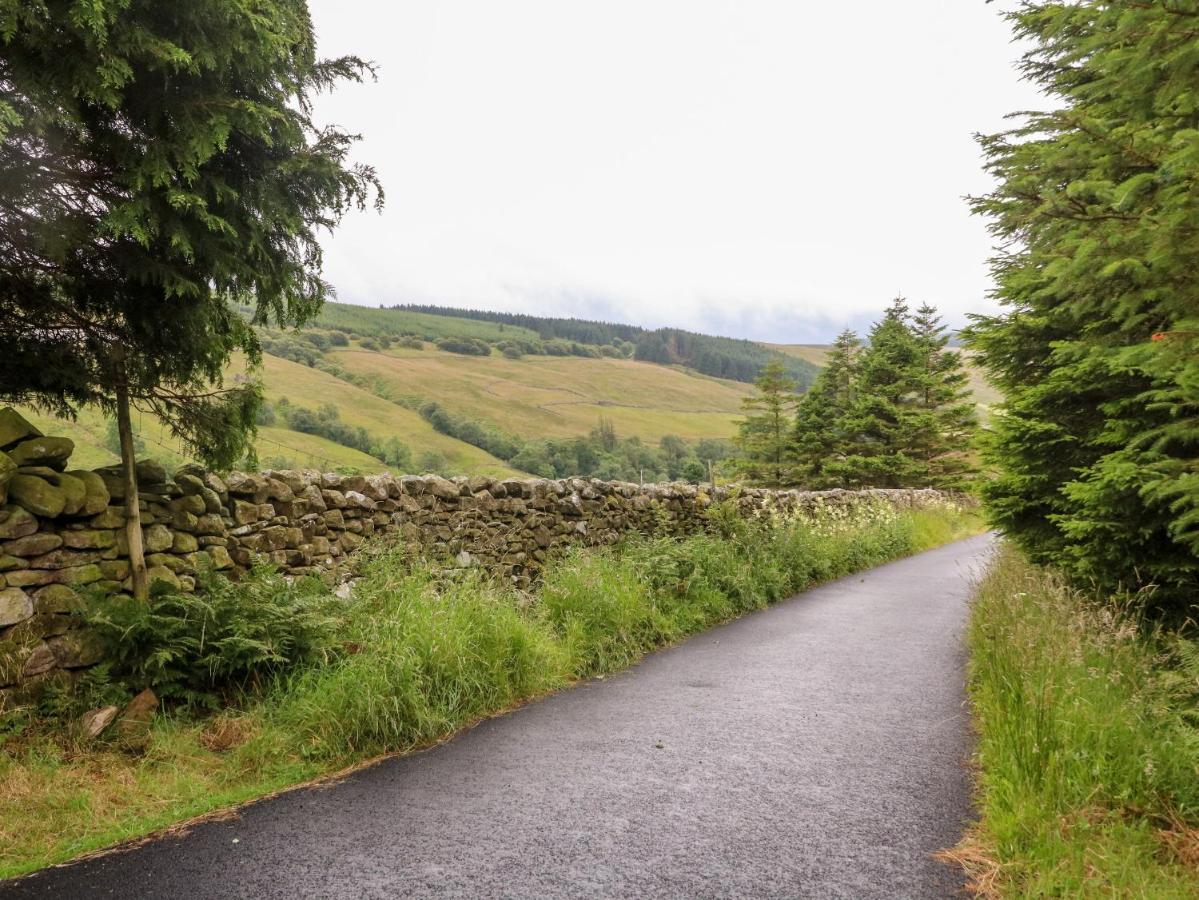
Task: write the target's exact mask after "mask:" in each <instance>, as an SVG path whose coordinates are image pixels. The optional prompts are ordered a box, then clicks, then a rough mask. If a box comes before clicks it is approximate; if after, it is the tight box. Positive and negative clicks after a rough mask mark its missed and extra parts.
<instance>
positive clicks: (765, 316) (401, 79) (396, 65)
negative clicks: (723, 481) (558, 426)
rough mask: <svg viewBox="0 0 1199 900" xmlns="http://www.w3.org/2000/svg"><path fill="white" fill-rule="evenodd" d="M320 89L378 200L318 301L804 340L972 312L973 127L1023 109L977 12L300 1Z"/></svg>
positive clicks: (682, 2)
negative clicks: (920, 311) (333, 79)
mask: <svg viewBox="0 0 1199 900" xmlns="http://www.w3.org/2000/svg"><path fill="white" fill-rule="evenodd" d="M311 6H312V10H313V16H314V20H315V22H316V27H317V31H318V35H319V37H320V40H321V51H322V52H323V53H324V54H326V55H334V54H340V53H347V52H352V53H357V54H358V55H360V56H363V57H366V58H369V59H373V60H374V61H376V62H377V63H378V64H379V66H380V75H379V81H378V82H377V83H375V84H367V85H363V86H347V87H344V88H342V89H340V90H339V91H338V92H337V93H336V94H334V95H333V96H331V97H329V98H327V99H325V100H322V102H321V104H320V106H319V111H320V114H321V117H322V118H324V119H326V120H329V121H334V122H336V123H338V124H339V125H342V126H343V127H346V128H348V129H351V130H354V131H360V132H362V133H363V135H364V140H363V142H362V144H361V145H360V148H359V149H358V150H357V151H356V155H357V157H358V158H360V159H362V160H364V161H369V162H371V163H372V164H374V165H375V166H376V167H377V168H378V170H379V173H380V176H381V177H382V179H383V181H384V185H385V188H386V190H387V194H388V203H387V209H386V211H385V213H384V214H383V215H381V216H377V215H375V214H373V213H363V214H355V215H353V216H350V217H348V218H347V220H346V221H345V223H344V224H343V226H342V228H341V229H340V230H339V231H338V233H337V234H336V235H335V236H334V237H332V238H330V239H329V240H328V241H327V242H326V247H327V266H326V275H327V277H329V278H330V280H332V281H333V283H334V284H335V285H336V287H337V289H338V291H339V294H340V297H341V299H343V300H345V301H348V302H355V303H366V304H377V303H388V304H391V303H399V302H409V301H423V302H439V303H445V304H450V305H467V306H476V307H487V308H493V309H507V310H519V311H527V312H538V313H545V314H565V315H580V316H595V317H604V318H613V319H621V320H625V321H631V322H635V323H638V324H647V325H657V324H673V325H680V326H683V327H691V328H696V329H700V330H708V331H720V332H723V333H730V334H736V335H738V336H746V337H754V338H761V339H771V340H779V341H787V340H797V341H800V340H816V339H821V338H826V337H828V336H830V335H831V334H832V333H834V332H835V331H837V330H838V329H839V328H840V327H841V326H842V325H843V324H846V323H849V322H852V323H854V324H858V323H859V322H860V321H862V319H863V318H866V319H869V318H870V317H871V315H872V314H873V313H875V312H877V311H878V310H880V309H881V308H882V307H883V306H884V305H885V304H886V303H887V302H888V300H889V299H890V297H892V296H893V295H894V294H895V293H896V292H897V291H900V290H902V291H903V292H904V293H905V294H906V295H908V296H909V297H911V298H913V300H915V301H923V300H928V301H930V302H932V303H934V304H937V305H938V306H940V307H941V308H942V310H943V311H945V313H946V314H947V316H948V318H950V320H952V321H954V322H955V323H957V322H959V321H961V319H962V317H963V314H964V313H965V312H966V311H971V310H982V309H989V308H991V306H990V303H989V301H986V300H985V299H984V296H985V293H986V291H987V289H988V286H989V285H988V279H987V274H986V266H985V260H986V258H987V256H988V255H989V252H990V250H989V247H990V240H989V238H988V236H987V234H986V231H985V226H984V223H983V222H982V221H980V220H978V219H975V218H972V217H971V216H970V214H969V211H968V209H967V207H966V205H965V203H964V202H963V200H962V196H963V195H965V194H967V193H977V192H981V191H983V190H985V189H986V187H987V180H986V178H985V176H984V175H983V173H982V172H981V167H980V155H979V152H978V149H977V147H976V146H975V144H974V142H973V140H972V137H971V135H972V133H973V132H976V131H993V130H996V129H998V128H1000V127H1002V125H1003V122H1002V116H1003V115H1004V114H1005V113H1007V112H1010V111H1013V110H1015V109H1019V108H1025V107H1029V106H1034V105H1038V101H1037V99H1036V98H1035V96H1034V95H1033V93H1032V90H1031V88H1030V87H1028V86H1027V85H1022V84H1020V83H1019V82H1018V81H1017V77H1016V74H1015V71H1014V69H1013V65H1012V64H1013V60H1014V59H1015V57H1016V55H1017V51H1016V49H1015V48H1014V47H1013V46H1012V45H1011V44H1010V43H1009V33H1008V28H1007V25H1006V24H1005V23H1004V22H1003V21H1002V20H1001V19H1000V18H999V15H998V11H997V10H996V8H995V6H994V5H987V4H985V3H983V2H982V0H977V2H974V0H972V2H964V0H916V2H911V3H903V4H899V3H894V2H890V0H860V2H858V3H853V4H845V3H833V4H811V3H797V2H794V0H778V2H770V0H639V2H631V0H608V2H605V3H602V4H600V3H583V2H580V0H504V2H496V0H490V2H489V0H437V2H428V0H423V2H408V0H400V2H394V3H387V4H380V3H371V2H366V0H336V2H334V0H312V2H311Z"/></svg>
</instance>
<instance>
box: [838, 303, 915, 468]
mask: <svg viewBox="0 0 1199 900" xmlns="http://www.w3.org/2000/svg"><path fill="white" fill-rule="evenodd" d="M910 318H911V316H910V313H909V310H908V305H907V303H906V301H904V299H903V298H902V297H898V298H896V299H895V300H894V301H893V302H892V304H891V306H890V307H888V309H887V312H886V314H885V315H884V316H883V318H882V319H880V320H879V321H878V322H876V323H875V324H874V326H873V327H872V328H871V329H870V336H869V341H868V344H867V347H866V349H865V350H863V351H862V353H861V354H860V356H859V357H858V363H857V366H856V367H855V373H856V379H855V381H856V385H855V387H856V390H855V397H854V403H853V405H852V407H851V408H850V410H849V414H848V415H847V416H846V419H845V426H844V428H845V431H846V433H847V434H849V435H851V436H852V439H851V443H850V446H849V447H848V450H847V453H846V454H845V456H844V457H843V458H841V459H838V460H836V461H834V462H830V463H829V464H828V465H827V466H826V471H827V472H828V474H829V475H830V476H831V477H832V478H835V479H838V480H839V481H840V482H841V483H842V484H844V485H846V486H848V487H887V488H900V487H914V486H919V485H920V484H921V482H922V481H923V479H924V473H925V469H926V467H925V466H924V464H923V462H922V461H921V460H920V459H918V458H917V455H916V452H915V448H916V444H917V433H918V431H919V429H920V424H921V422H920V420H921V414H920V412H919V409H918V407H917V392H918V389H919V383H918V381H917V378H916V373H917V372H918V370H919V368H920V365H921V348H920V344H919V342H918V341H917V340H916V336H915V335H914V334H913V332H912V329H911V327H910Z"/></svg>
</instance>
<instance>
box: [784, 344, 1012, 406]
mask: <svg viewBox="0 0 1199 900" xmlns="http://www.w3.org/2000/svg"><path fill="white" fill-rule="evenodd" d="M766 346H768V347H770V349H772V350H778V351H779V352H780V353H785V354H787V355H788V356H794V357H796V358H797V359H803V360H806V361H808V362H810V363H813V364H815V365H818V366H823V365H824V360H825V358H826V357H827V356H828V351H829V347H830V345H829V344H767V345H766ZM949 349H950V350H954V351H956V352H958V353H961V354H962V357H963V360H964V362H965V366H966V375H967V377H968V378H969V386H970V392H971V394H973V395H974V403H975V405H976V407H977V408H978V415H979V418H980V419H982V421H983V422H986V420H987V419H988V417H989V416H990V415H991V407H993V406H995V405H996V404H998V403H999V402H1000V401H1001V400H1002V399H1003V395H1002V394H1000V393H999V389H998V388H996V387H995V385H993V384H991V382H989V381H988V380H987V376H986V374H985V373H984V372H983V370H982V369H981V368H980V367H979V366H978V365H976V364H975V363H974V361H973V355H974V354H973V351H971V350H964V349H961V348H958V347H950V348H949Z"/></svg>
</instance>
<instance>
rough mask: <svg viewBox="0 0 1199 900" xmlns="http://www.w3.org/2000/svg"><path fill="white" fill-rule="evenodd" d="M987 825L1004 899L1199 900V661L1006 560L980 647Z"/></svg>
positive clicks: (972, 855) (977, 845)
mask: <svg viewBox="0 0 1199 900" xmlns="http://www.w3.org/2000/svg"><path fill="white" fill-rule="evenodd" d="M969 641H970V649H971V652H972V661H971V664H970V696H971V699H972V701H973V706H974V713H975V717H976V721H977V728H978V732H979V742H978V751H977V754H978V804H979V808H980V811H981V814H982V819H981V822H980V823H979V825H978V826H977V827H976V828H975V829H974V830H973V831H972V833H971V834H970V835H969V836H968V837H967V839H966V840H965V841H964V842H963V843H962V845H961V846H959V847H958V848H957V849H956V850H955V851H953V852H952V853H951V854H950V856H951V857H952V858H955V859H957V860H958V861H959V862H962V863H964V864H966V866H967V868H968V870H969V871H970V872H971V874H972V875H973V877H974V881H975V888H976V890H978V892H979V893H982V894H985V895H988V896H1004V897H1009V896H1010V897H1154V898H1157V897H1161V898H1170V897H1180V898H1181V897H1195V896H1199V702H1197V701H1199V645H1196V644H1195V643H1188V642H1186V641H1184V640H1182V639H1181V638H1179V637H1178V636H1176V635H1174V636H1171V635H1169V634H1165V633H1162V632H1160V631H1158V630H1155V629H1150V628H1148V627H1147V626H1146V625H1145V624H1144V623H1142V622H1140V621H1138V620H1137V619H1136V618H1135V617H1134V615H1133V614H1132V613H1131V612H1130V611H1129V610H1128V609H1121V608H1120V607H1118V606H1117V605H1115V604H1114V603H1111V602H1108V603H1098V602H1096V601H1094V600H1091V599H1089V598H1086V597H1083V596H1081V595H1079V594H1077V593H1075V592H1073V591H1070V590H1068V589H1067V588H1065V587H1064V586H1063V585H1062V584H1061V583H1060V582H1059V581H1058V580H1057V579H1056V578H1055V577H1054V576H1053V575H1052V574H1051V573H1049V572H1046V571H1044V570H1040V569H1037V568H1035V567H1033V566H1031V565H1029V564H1028V563H1027V562H1026V561H1025V560H1024V559H1023V558H1021V557H1020V556H1019V555H1018V554H1017V553H1016V552H1015V551H1012V550H1006V551H1004V552H1003V554H1002V555H1001V556H1000V557H999V558H998V560H997V561H996V562H995V564H994V565H993V568H992V569H991V571H990V573H989V574H988V575H987V576H986V578H985V579H984V580H983V581H982V583H981V584H980V585H979V587H978V591H977V595H976V600H975V605H974V611H973V617H972V622H971V626H970V633H969Z"/></svg>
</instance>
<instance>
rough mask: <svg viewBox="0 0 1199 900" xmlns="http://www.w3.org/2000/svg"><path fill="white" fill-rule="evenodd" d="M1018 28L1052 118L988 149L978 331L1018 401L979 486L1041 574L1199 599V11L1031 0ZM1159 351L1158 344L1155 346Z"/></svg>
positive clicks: (989, 361)
mask: <svg viewBox="0 0 1199 900" xmlns="http://www.w3.org/2000/svg"><path fill="white" fill-rule="evenodd" d="M1008 19H1009V20H1010V21H1011V23H1012V24H1013V26H1014V27H1015V30H1016V33H1017V36H1018V37H1019V38H1020V39H1022V40H1024V41H1027V42H1028V43H1029V44H1030V45H1031V49H1030V50H1029V51H1028V53H1027V55H1026V56H1025V58H1024V72H1025V75H1026V76H1027V77H1028V78H1029V79H1030V80H1032V81H1033V82H1035V83H1036V85H1037V86H1038V87H1039V88H1040V89H1041V90H1043V91H1044V92H1046V93H1047V94H1048V95H1049V96H1050V98H1051V101H1052V106H1053V111H1051V112H1039V113H1032V114H1029V115H1027V116H1025V117H1024V119H1023V121H1022V122H1021V124H1020V125H1019V126H1018V127H1016V128H1015V129H1014V130H1011V131H1008V132H1005V133H1002V134H998V135H994V136H990V137H987V138H984V139H983V141H982V146H983V149H984V151H985V153H986V155H987V159H988V169H989V171H990V172H991V173H992V174H993V175H994V176H995V177H996V180H997V182H998V186H997V188H996V189H995V191H994V192H992V193H991V194H989V195H987V196H985V197H981V198H978V199H977V200H976V201H975V202H974V208H975V210H976V212H978V213H981V214H984V215H986V216H988V217H990V219H991V229H992V232H993V234H994V235H995V236H996V237H997V238H998V239H999V241H1001V242H1002V249H1001V252H1000V254H999V255H998V257H997V259H996V261H995V263H994V266H993V270H994V275H995V278H996V282H997V286H998V287H997V295H998V297H999V299H1000V300H1001V301H1002V302H1003V303H1004V304H1005V306H1006V307H1007V309H1006V311H1005V313H1004V314H1003V315H1000V316H995V317H989V318H981V319H979V320H978V321H977V322H976V323H975V325H974V326H973V327H972V328H971V329H970V331H969V338H970V340H971V341H972V344H973V346H975V347H976V348H978V349H979V351H980V352H981V355H982V359H983V361H984V363H985V365H986V366H987V367H988V369H989V370H990V372H991V374H992V376H993V378H994V379H995V381H996V382H997V384H998V385H999V386H1000V387H1001V388H1003V390H1004V392H1005V394H1006V396H1007V401H1006V403H1005V404H1004V405H1003V407H1002V408H1001V410H1000V411H999V415H998V416H997V417H996V420H995V422H994V424H993V428H994V431H995V439H994V441H993V442H992V443H991V445H990V451H989V459H990V461H991V462H993V463H994V464H996V466H997V467H998V468H999V469H1000V474H999V476H998V477H997V478H996V479H995V480H994V481H993V482H991V483H989V484H988V485H987V487H986V489H985V498H986V500H987V503H988V508H989V509H990V511H991V515H992V517H993V519H994V521H995V523H996V524H997V525H998V526H999V527H1001V528H1002V529H1003V530H1004V531H1005V532H1006V533H1007V534H1009V535H1010V536H1012V537H1013V538H1014V539H1015V540H1016V541H1017V542H1018V543H1019V544H1020V545H1021V546H1022V547H1024V548H1025V549H1026V550H1027V551H1028V552H1029V553H1030V554H1031V555H1032V557H1033V558H1034V559H1035V560H1037V561H1039V562H1047V563H1053V564H1055V565H1057V566H1059V567H1060V568H1062V569H1064V570H1065V571H1066V572H1067V574H1069V575H1070V576H1072V577H1073V578H1074V579H1075V580H1076V581H1077V582H1078V583H1079V584H1082V585H1086V586H1088V587H1099V588H1101V589H1105V590H1109V591H1110V590H1117V589H1120V588H1122V587H1123V588H1129V589H1138V588H1141V587H1144V586H1148V585H1153V586H1155V587H1156V592H1155V593H1154V594H1153V597H1154V599H1155V601H1156V602H1158V603H1160V604H1164V605H1171V606H1176V607H1180V608H1181V607H1185V606H1186V605H1188V604H1192V603H1194V602H1195V597H1196V596H1199V304H1197V303H1196V300H1195V297H1196V291H1197V289H1199V254H1196V253H1195V235H1196V233H1197V230H1199V101H1197V99H1196V98H1197V96H1199V95H1197V93H1196V90H1195V84H1196V82H1197V80H1199V59H1197V58H1196V55H1195V34H1196V33H1197V32H1199V4H1197V3H1195V2H1194V0H1172V2H1157V3H1101V2H1098V0H1082V2H1078V3H1058V2H1053V3H1050V2H1032V0H1030V2H1026V3H1022V4H1020V5H1019V6H1018V7H1017V8H1016V9H1015V10H1014V11H1013V12H1011V13H1009V14H1008ZM1155 337H1158V339H1157V340H1155Z"/></svg>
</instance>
